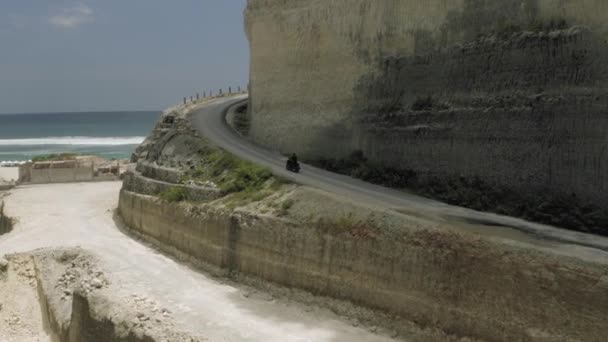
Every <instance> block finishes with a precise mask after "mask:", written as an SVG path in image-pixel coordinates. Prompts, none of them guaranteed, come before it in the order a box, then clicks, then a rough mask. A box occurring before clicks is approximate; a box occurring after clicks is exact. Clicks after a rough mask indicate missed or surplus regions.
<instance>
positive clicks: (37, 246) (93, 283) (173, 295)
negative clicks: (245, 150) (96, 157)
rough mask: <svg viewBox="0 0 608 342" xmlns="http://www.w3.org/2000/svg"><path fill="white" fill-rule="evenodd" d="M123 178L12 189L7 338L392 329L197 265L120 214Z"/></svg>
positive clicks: (3, 243) (380, 335)
mask: <svg viewBox="0 0 608 342" xmlns="http://www.w3.org/2000/svg"><path fill="white" fill-rule="evenodd" d="M120 186H121V183H120V182H105V183H79V184H53V185H37V186H22V187H19V188H16V189H13V190H12V191H11V194H10V195H9V196H8V197H6V198H5V201H6V208H5V212H6V214H8V215H9V216H11V217H13V218H15V219H16V222H17V224H16V226H15V227H14V229H13V231H11V232H9V233H7V234H4V235H2V236H0V258H1V259H0V341H2V342H5V341H6V342H13V341H15V342H17V341H19V342H27V341H64V340H65V341H74V340H79V341H80V339H75V338H76V337H75V336H76V334H77V333H78V334H80V336H81V337H80V338H82V340H86V341H114V340H116V341H118V340H120V341H123V340H125V341H126V340H128V341H140V340H141V341H203V340H209V341H354V340H357V341H386V340H390V339H391V338H390V337H389V336H390V335H391V334H390V332H386V331H376V329H375V328H364V327H361V326H359V323H358V322H354V321H349V320H346V319H343V318H340V317H338V316H336V315H334V314H333V313H331V312H329V311H328V310H325V309H322V308H320V307H317V306H314V305H303V304H299V303H294V302H292V301H290V300H288V299H285V298H281V297H280V296H278V295H273V294H272V293H266V292H261V291H259V290H255V289H252V288H248V287H245V286H240V285H235V284H233V283H231V282H229V281H227V280H223V279H219V278H213V277H211V276H208V275H206V274H202V273H199V272H196V271H193V270H191V269H190V268H189V267H187V266H185V265H183V264H180V263H178V262H175V261H174V260H172V259H170V258H167V257H165V256H164V255H161V254H159V253H157V252H156V251H155V250H153V249H151V248H149V247H147V246H146V245H144V244H142V243H140V242H138V241H135V240H133V239H131V238H130V237H128V236H127V235H125V234H123V232H121V230H120V229H119V228H118V227H117V224H116V223H115V221H114V209H115V208H116V206H117V201H118V192H119V189H120ZM3 255H4V256H5V257H2V256H3ZM73 308H77V310H76V311H74V312H72V310H73ZM87 309H88V310H87ZM92 322H97V323H99V322H101V323H100V324H101V325H99V326H95V327H93V326H92ZM70 323H71V325H72V329H71V330H72V331H70V332H69V334H68V332H67V331H68V330H67V328H68V326H69V325H70ZM74 330H77V331H78V332H74ZM104 334H109V335H107V336H103V335H104ZM110 334H111V336H112V337H111V336H110ZM68 335H69V337H68ZM119 338H120V339H119Z"/></svg>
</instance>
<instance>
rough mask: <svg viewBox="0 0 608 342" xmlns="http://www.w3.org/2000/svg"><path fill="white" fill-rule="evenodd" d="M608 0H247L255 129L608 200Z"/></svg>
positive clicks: (413, 166)
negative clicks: (606, 134) (607, 93)
mask: <svg viewBox="0 0 608 342" xmlns="http://www.w3.org/2000/svg"><path fill="white" fill-rule="evenodd" d="M606 19H608V2H606V1H603V0H427V1H413V0H411V1H410V0H407V1H405V0H373V1H372V0H332V1H319V0H317V1H311V0H306V1H304V0H250V1H249V2H248V8H247V10H246V13H245V20H246V31H247V35H248V38H249V41H250V46H251V58H252V59H251V77H250V78H251V84H250V96H251V103H250V107H249V108H250V111H251V115H250V118H251V127H250V134H251V136H252V138H253V139H254V140H256V141H257V142H260V143H262V144H265V145H267V146H270V147H272V148H274V149H278V150H281V151H282V152H284V153H291V152H294V151H295V152H298V153H300V154H301V155H302V156H303V157H304V158H308V159H316V158H321V157H343V156H346V155H348V154H350V153H351V152H353V151H355V150H361V151H363V152H364V154H365V155H366V156H367V157H368V158H370V159H372V161H374V162H378V163H381V164H384V165H387V166H391V167H398V168H401V169H409V170H414V171H415V172H418V173H428V174H432V175H436V176H438V177H445V178H449V177H478V178H479V179H481V180H482V181H484V182H486V183H488V184H497V185H501V186H505V187H507V188H510V189H512V190H513V191H514V192H534V193H539V194H548V195H556V196H557V195H563V194H568V195H570V194H575V195H576V196H577V198H579V199H582V200H583V201H586V202H588V203H592V204H596V205H598V206H601V207H602V208H606V205H605V204H606V203H608V176H607V175H608V142H607V141H606V138H605V132H607V131H608V115H606V111H607V110H608V97H607V96H606V87H607V86H608V58H607V57H608V45H607V41H608V20H606Z"/></svg>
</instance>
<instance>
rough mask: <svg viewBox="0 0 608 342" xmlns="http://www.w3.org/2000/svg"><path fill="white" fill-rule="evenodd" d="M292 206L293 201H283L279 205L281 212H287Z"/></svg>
mask: <svg viewBox="0 0 608 342" xmlns="http://www.w3.org/2000/svg"><path fill="white" fill-rule="evenodd" d="M294 204H295V201H294V200H292V199H288V200H286V201H284V202H283V203H281V210H284V211H287V210H289V209H291V207H293V205H294Z"/></svg>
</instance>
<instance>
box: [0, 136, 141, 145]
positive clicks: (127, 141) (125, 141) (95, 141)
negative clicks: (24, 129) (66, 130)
mask: <svg viewBox="0 0 608 342" xmlns="http://www.w3.org/2000/svg"><path fill="white" fill-rule="evenodd" d="M145 138H146V137H108V138H97V137H48V138H32V139H0V146H36V145H73V146H120V145H139V144H141V143H142V142H143V141H144V139H145Z"/></svg>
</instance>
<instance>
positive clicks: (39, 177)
mask: <svg viewBox="0 0 608 342" xmlns="http://www.w3.org/2000/svg"><path fill="white" fill-rule="evenodd" d="M93 177H94V173H93V168H92V167H78V168H66V169H52V168H49V169H33V168H32V169H31V170H30V181H29V183H33V184H45V183H70V182H90V181H92V180H93Z"/></svg>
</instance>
